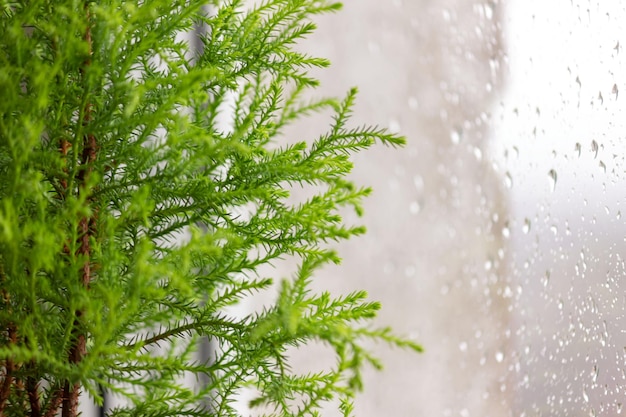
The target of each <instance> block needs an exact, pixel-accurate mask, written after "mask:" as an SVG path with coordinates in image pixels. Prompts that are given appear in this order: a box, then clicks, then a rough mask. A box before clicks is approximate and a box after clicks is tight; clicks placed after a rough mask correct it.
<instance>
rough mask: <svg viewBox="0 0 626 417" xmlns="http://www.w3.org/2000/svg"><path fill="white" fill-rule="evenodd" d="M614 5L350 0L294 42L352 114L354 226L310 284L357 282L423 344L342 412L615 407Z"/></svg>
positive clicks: (620, 297)
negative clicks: (360, 148) (370, 137)
mask: <svg viewBox="0 0 626 417" xmlns="http://www.w3.org/2000/svg"><path fill="white" fill-rule="evenodd" d="M625 21H626V5H623V4H621V3H620V2H602V1H583V0H568V1H565V0H563V1H558V2H545V1H539V0H509V1H506V2H504V1H497V0H486V1H472V2H470V1H465V0H430V1H428V0H419V1H418V0H415V1H411V0H394V1H390V2H380V1H375V0H361V1H358V2H347V3H346V4H345V7H344V11H343V12H342V13H340V14H338V15H335V16H330V17H325V18H323V19H321V20H320V21H319V26H320V30H319V32H318V33H317V34H316V35H315V36H314V37H313V38H312V39H311V40H310V41H309V42H307V43H304V44H303V47H304V48H306V49H307V50H310V51H311V52H312V53H313V54H318V55H322V56H326V57H328V58H330V60H331V62H333V66H332V69H331V70H330V71H328V72H324V73H320V77H321V79H322V86H323V88H324V89H325V92H329V93H336V92H337V91H342V90H345V89H346V88H348V87H349V86H352V85H357V86H359V88H360V95H359V100H358V106H357V108H356V110H355V120H356V121H357V122H372V121H373V122H378V123H380V124H381V125H385V126H386V127H388V128H389V129H391V130H393V131H397V132H400V133H402V134H404V135H406V137H407V140H408V145H407V146H406V148H405V149H403V150H400V151H398V150H389V149H377V150H376V151H374V152H371V153H369V154H367V155H362V156H359V157H358V160H357V163H356V168H355V171H356V173H355V177H356V179H357V181H360V182H362V183H366V184H368V185H372V186H373V187H374V189H375V193H374V195H373V197H372V198H370V200H369V201H368V204H367V207H366V217H365V222H366V224H367V226H368V229H369V234H368V235H366V236H365V237H364V238H360V239H357V240H355V241H352V242H350V243H348V244H346V245H344V246H342V247H341V248H340V253H341V254H342V255H343V256H344V263H343V265H342V266H341V267H340V268H337V269H332V270H328V271H326V276H325V277H323V278H324V280H323V282H324V284H328V285H331V286H334V287H335V289H336V290H340V291H345V290H348V289H353V288H360V287H366V288H367V289H368V290H369V292H370V294H371V296H372V297H373V298H376V299H380V300H381V301H382V302H383V311H382V314H381V321H382V322H383V323H385V324H390V325H393V326H395V327H396V328H398V329H399V330H400V331H403V332H405V333H406V334H409V335H411V337H414V338H415V339H416V340H418V341H419V342H421V343H423V345H424V347H425V349H426V351H425V353H424V354H422V355H420V356H418V357H416V356H413V355H411V354H405V353H403V352H398V351H386V350H385V348H384V347H380V351H381V352H382V353H383V356H384V363H385V364H386V370H385V372H384V373H383V374H379V373H375V372H372V373H370V374H368V380H367V381H366V390H365V393H364V394H363V395H362V396H361V397H360V398H359V399H358V401H357V415H360V416H378V415H398V416H400V415H402V416H419V415H429V416H461V417H466V416H520V417H530V416H573V415H576V416H614V415H619V414H620V413H622V409H623V402H624V401H626V394H625V392H624V391H625V389H626V318H625V316H624V314H625V311H626V308H625V307H626V296H625V294H626V293H625V291H624V286H626V280H624V278H625V269H626V264H625V258H626V225H625V219H624V218H623V217H622V212H623V214H624V215H626V206H624V204H626V202H625V201H624V198H625V197H626V183H625V181H624V175H625V174H626V165H625V161H624V155H625V152H624V151H625V150H626V139H625V138H624V137H623V136H624V132H626V130H625V129H624V128H625V126H624V125H625V124H626V117H625V115H624V110H623V109H624V108H625V106H624V104H623V103H622V101H623V100H624V98H623V97H621V91H622V90H624V89H626V85H625V71H626V65H625V64H626V63H625V62H624V59H625V54H626V52H625V51H622V49H623V47H624V45H626V38H624V37H623V33H624V30H623V29H624V26H623V22H625Z"/></svg>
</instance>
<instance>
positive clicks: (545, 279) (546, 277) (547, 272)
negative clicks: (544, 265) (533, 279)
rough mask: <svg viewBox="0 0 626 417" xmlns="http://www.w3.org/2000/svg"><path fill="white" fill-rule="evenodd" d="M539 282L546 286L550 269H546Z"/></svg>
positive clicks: (548, 281)
mask: <svg viewBox="0 0 626 417" xmlns="http://www.w3.org/2000/svg"><path fill="white" fill-rule="evenodd" d="M541 283H542V284H543V286H544V287H547V286H548V284H549V283H550V271H549V270H548V271H546V273H545V275H544V276H543V278H542V279H541Z"/></svg>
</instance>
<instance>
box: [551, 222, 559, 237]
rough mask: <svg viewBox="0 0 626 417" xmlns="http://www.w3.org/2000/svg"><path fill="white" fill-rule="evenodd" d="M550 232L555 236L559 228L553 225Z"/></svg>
mask: <svg viewBox="0 0 626 417" xmlns="http://www.w3.org/2000/svg"><path fill="white" fill-rule="evenodd" d="M550 231H551V232H552V234H553V235H555V236H556V234H557V233H559V228H558V227H556V225H554V224H553V225H552V226H550Z"/></svg>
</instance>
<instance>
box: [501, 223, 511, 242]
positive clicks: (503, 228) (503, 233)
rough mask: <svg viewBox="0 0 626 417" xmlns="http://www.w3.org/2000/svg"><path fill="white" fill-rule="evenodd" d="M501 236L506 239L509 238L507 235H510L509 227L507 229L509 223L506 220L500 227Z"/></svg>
mask: <svg viewBox="0 0 626 417" xmlns="http://www.w3.org/2000/svg"><path fill="white" fill-rule="evenodd" d="M502 236H503V237H504V238H506V239H508V238H509V236H511V229H509V223H508V222H506V223H505V224H504V226H503V227H502Z"/></svg>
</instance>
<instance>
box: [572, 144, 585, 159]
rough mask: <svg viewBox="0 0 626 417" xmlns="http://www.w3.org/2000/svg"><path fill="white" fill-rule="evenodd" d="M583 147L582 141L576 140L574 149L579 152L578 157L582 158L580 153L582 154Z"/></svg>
mask: <svg viewBox="0 0 626 417" xmlns="http://www.w3.org/2000/svg"><path fill="white" fill-rule="evenodd" d="M582 149H583V147H582V145H581V144H580V143H578V142H576V145H575V146H574V150H575V151H576V152H578V157H579V158H580V154H581V151H582Z"/></svg>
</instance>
